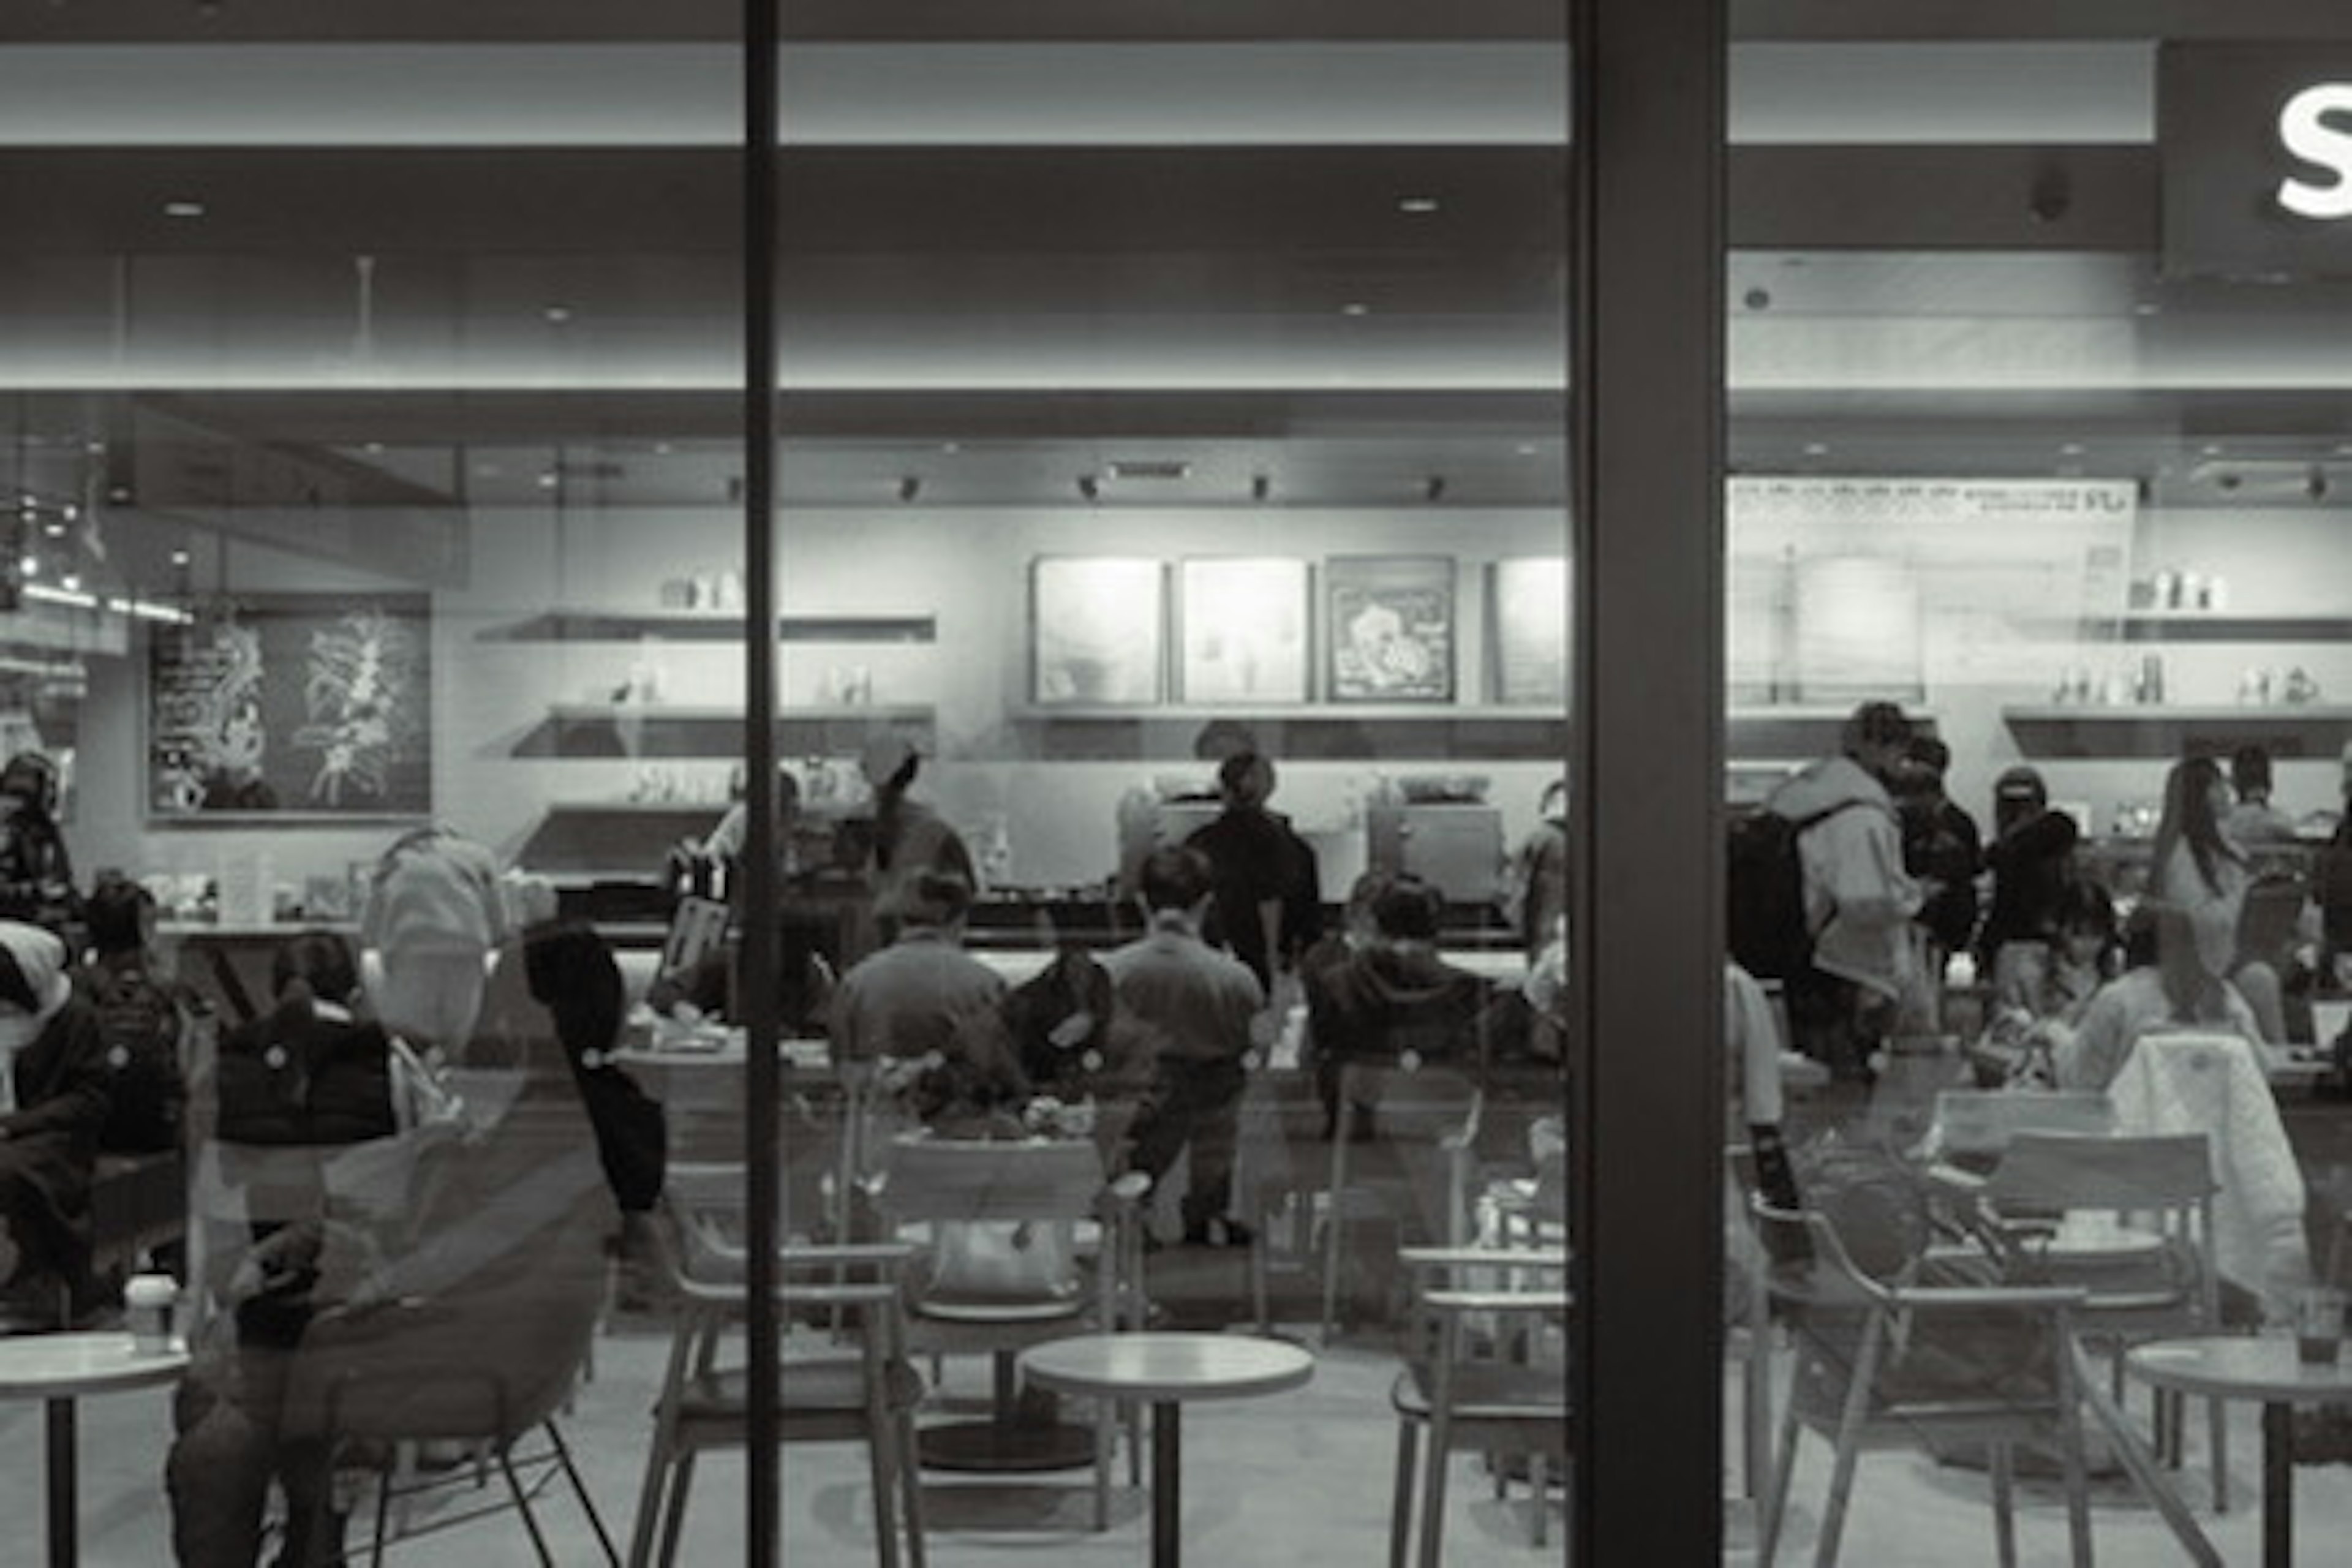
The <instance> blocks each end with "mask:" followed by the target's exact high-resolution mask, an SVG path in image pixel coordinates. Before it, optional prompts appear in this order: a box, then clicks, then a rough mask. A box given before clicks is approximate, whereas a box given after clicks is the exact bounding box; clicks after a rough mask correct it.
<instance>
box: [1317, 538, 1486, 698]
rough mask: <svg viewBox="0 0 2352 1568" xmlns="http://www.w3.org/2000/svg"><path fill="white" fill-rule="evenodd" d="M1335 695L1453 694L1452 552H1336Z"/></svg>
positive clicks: (1331, 616)
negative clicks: (1398, 553)
mask: <svg viewBox="0 0 2352 1568" xmlns="http://www.w3.org/2000/svg"><path fill="white" fill-rule="evenodd" d="M1324 584H1325V594H1326V597H1327V599H1328V606H1329V613H1328V615H1327V616H1325V618H1324V625H1325V626H1327V627H1328V637H1329V647H1330V665H1329V679H1328V687H1329V695H1330V700H1332V701H1334V702H1451V701H1452V700H1454V558H1453V557H1452V556H1450V555H1337V556H1333V557H1332V558H1331V559H1330V560H1329V561H1328V563H1326V564H1325V568H1324Z"/></svg>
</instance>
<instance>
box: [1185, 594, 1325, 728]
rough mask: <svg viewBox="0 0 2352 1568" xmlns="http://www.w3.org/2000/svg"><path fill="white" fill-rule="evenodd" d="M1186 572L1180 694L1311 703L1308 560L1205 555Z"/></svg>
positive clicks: (1208, 698)
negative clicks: (1210, 556) (1207, 556)
mask: <svg viewBox="0 0 2352 1568" xmlns="http://www.w3.org/2000/svg"><path fill="white" fill-rule="evenodd" d="M1180 581H1181V595H1180V599H1179V604H1180V606H1181V618H1182V625H1183V645H1182V646H1183V664H1182V667H1181V668H1182V679H1183V689H1182V691H1181V700H1183V701H1186V702H1233V701H1252V702H1304V701H1306V700H1307V678H1308V674H1309V669H1308V655H1307V563H1306V562H1304V561H1291V560H1275V559H1265V558H1257V559H1247V558H1235V559H1201V560H1192V561H1187V562H1185V563H1183V566H1182V568H1181V579H1180Z"/></svg>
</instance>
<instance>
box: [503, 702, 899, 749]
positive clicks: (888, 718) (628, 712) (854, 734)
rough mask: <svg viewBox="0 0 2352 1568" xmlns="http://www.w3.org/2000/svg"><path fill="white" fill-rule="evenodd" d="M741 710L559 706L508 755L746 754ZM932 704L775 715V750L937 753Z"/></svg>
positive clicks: (806, 710)
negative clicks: (888, 740) (905, 744)
mask: <svg viewBox="0 0 2352 1568" xmlns="http://www.w3.org/2000/svg"><path fill="white" fill-rule="evenodd" d="M743 722H744V714H743V710H741V709H740V708H692V707H686V706H682V705H673V706H666V707H616V706H614V705H613V704H611V703H604V702H588V703H558V704H555V705H554V706H551V707H550V708H549V709H548V710H547V713H546V716H545V717H544V718H542V719H541V720H540V721H539V722H538V723H536V724H534V725H532V726H531V728H530V730H528V731H525V732H524V733H523V735H522V737H521V738H520V740H518V741H516V742H515V743H514V744H513V746H512V747H511V748H510V749H509V755H511V756H517V757H604V758H615V757H617V758H635V759H642V760H647V761H653V760H665V759H683V758H690V757H740V756H741V755H742V754H743ZM933 722H934V711H933V710H932V709H931V708H930V707H929V705H928V704H919V705H918V704H900V705H882V704H876V705H873V706H866V707H847V708H796V709H793V710H789V711H787V712H784V713H781V714H779V715H777V718H776V746H777V749H778V750H779V751H780V752H783V753H784V754H786V755H806V754H824V755H827V756H837V755H840V754H842V753H844V752H855V751H857V750H858V749H859V748H861V747H862V746H864V745H865V743H866V741H867V740H868V739H869V738H871V737H872V736H873V735H874V734H875V733H876V732H877V731H893V732H896V733H900V734H904V735H906V736H908V739H910V740H912V741H913V742H915V743H916V745H917V746H919V747H920V748H922V749H923V750H924V751H926V752H929V751H930V750H932V749H933V745H934V742H933V738H932V734H931V731H932V726H933Z"/></svg>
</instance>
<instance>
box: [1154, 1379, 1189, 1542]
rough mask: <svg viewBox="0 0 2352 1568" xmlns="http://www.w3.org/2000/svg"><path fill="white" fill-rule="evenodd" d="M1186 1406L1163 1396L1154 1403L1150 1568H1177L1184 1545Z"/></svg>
mask: <svg viewBox="0 0 2352 1568" xmlns="http://www.w3.org/2000/svg"><path fill="white" fill-rule="evenodd" d="M1183 1419H1184V1407H1183V1406H1182V1405H1178V1404H1177V1403H1175V1402H1174V1401H1173V1400H1162V1401H1160V1403H1158V1404H1156V1405H1152V1407H1151V1568H1176V1563H1177V1556H1178V1553H1179V1552H1180V1551H1181V1547H1182V1545H1183V1538H1182V1529H1183V1525H1182V1515H1183V1511H1184V1510H1183V1500H1182V1496H1181V1489H1180V1487H1179V1486H1178V1483H1177V1478H1179V1477H1180V1476H1181V1475H1182V1474H1183V1473H1184V1449H1183V1438H1182V1436H1181V1423H1182V1421H1183Z"/></svg>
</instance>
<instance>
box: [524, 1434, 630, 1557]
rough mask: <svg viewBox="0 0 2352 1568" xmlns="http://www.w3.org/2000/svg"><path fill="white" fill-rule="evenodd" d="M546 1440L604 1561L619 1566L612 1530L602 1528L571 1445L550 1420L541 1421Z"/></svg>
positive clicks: (601, 1519)
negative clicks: (551, 1446)
mask: <svg viewBox="0 0 2352 1568" xmlns="http://www.w3.org/2000/svg"><path fill="white" fill-rule="evenodd" d="M542 1426H543V1429H544V1430H545V1431H546V1433H547V1440H548V1442H549V1443H551V1445H553V1447H554V1448H555V1462H556V1463H557V1464H559V1465H561V1466H562V1467H563V1479H565V1480H567V1481H569V1482H570V1483H571V1484H572V1497H573V1498H574V1499H576V1500H578V1501H579V1504H580V1511H581V1512H582V1513H584V1514H586V1515H587V1516H588V1528H589V1529H591V1530H593V1531H595V1532H596V1544H597V1545H598V1546H600V1547H602V1548H603V1549H604V1561H605V1562H606V1563H610V1564H612V1568H621V1553H620V1552H619V1551H618V1550H617V1549H615V1548H614V1544H613V1535H612V1532H611V1531H608V1530H606V1529H605V1528H604V1515H603V1514H601V1513H599V1512H597V1511H596V1502H595V1500H594V1499H593V1498H591V1497H590V1496H589V1495H588V1486H587V1483H586V1482H584V1481H583V1480H582V1479H580V1467H579V1466H577V1465H575V1464H573V1463H572V1445H571V1444H569V1443H566V1442H565V1441H564V1440H563V1429H562V1427H560V1426H556V1424H555V1423H554V1422H553V1421H552V1420H550V1421H547V1422H544V1423H542Z"/></svg>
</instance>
